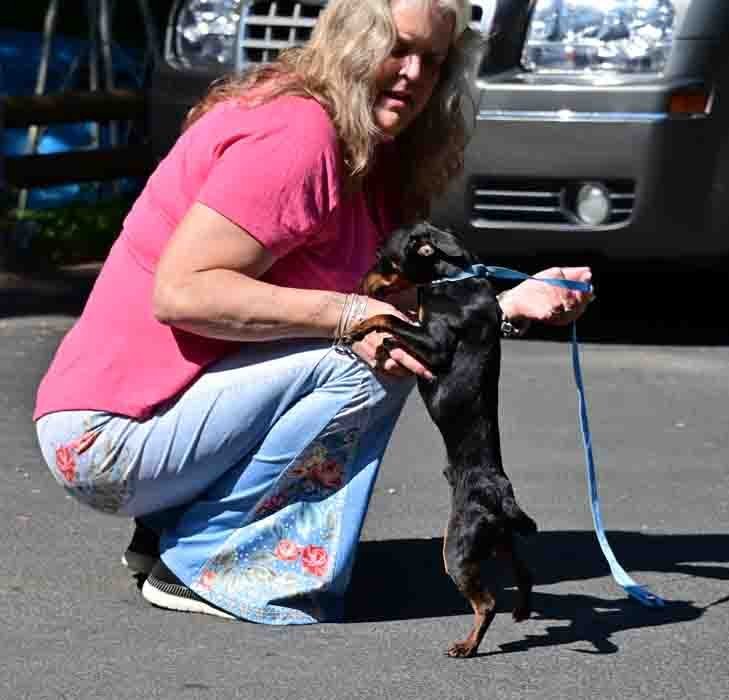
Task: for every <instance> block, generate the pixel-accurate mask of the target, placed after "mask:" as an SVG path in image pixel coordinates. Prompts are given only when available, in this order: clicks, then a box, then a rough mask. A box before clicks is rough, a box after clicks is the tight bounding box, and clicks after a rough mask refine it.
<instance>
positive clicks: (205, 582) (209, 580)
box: [200, 569, 217, 590]
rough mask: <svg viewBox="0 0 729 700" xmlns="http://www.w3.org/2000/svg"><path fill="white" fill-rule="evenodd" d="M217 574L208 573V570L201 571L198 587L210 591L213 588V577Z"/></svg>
mask: <svg viewBox="0 0 729 700" xmlns="http://www.w3.org/2000/svg"><path fill="white" fill-rule="evenodd" d="M216 576H217V574H216V573H215V572H214V571H210V569H206V570H205V571H203V574H202V576H201V577H200V585H201V586H202V587H203V588H207V589H208V590H210V589H211V588H212V587H213V583H215V577H216Z"/></svg>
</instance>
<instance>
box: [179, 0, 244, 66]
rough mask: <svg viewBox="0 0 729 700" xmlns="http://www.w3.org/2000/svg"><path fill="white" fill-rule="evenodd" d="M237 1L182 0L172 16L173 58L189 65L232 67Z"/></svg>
mask: <svg viewBox="0 0 729 700" xmlns="http://www.w3.org/2000/svg"><path fill="white" fill-rule="evenodd" d="M240 4H241V1H240V0H185V1H183V2H180V3H178V6H177V8H175V9H176V12H175V14H174V16H173V26H172V27H170V29H171V30H172V32H173V34H172V44H173V46H174V55H175V58H177V59H178V60H180V61H182V62H183V63H184V64H186V65H189V66H200V67H204V66H221V65H226V64H232V63H233V59H234V54H235V39H236V36H237V33H238V21H239V20H240Z"/></svg>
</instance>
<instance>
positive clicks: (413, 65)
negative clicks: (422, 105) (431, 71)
mask: <svg viewBox="0 0 729 700" xmlns="http://www.w3.org/2000/svg"><path fill="white" fill-rule="evenodd" d="M422 72H423V59H422V58H421V57H420V56H419V55H418V54H416V53H409V54H408V55H407V56H404V57H403V59H402V62H401V64H400V75H404V76H405V77H406V78H407V79H408V80H410V81H415V80H417V79H418V78H419V77H420V75H421V74H422Z"/></svg>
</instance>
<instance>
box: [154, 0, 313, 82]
mask: <svg viewBox="0 0 729 700" xmlns="http://www.w3.org/2000/svg"><path fill="white" fill-rule="evenodd" d="M324 4H325V0H277V1H274V2H262V1H258V0H177V3H176V5H175V7H174V9H173V11H172V15H171V17H172V19H171V22H170V25H169V28H168V32H169V33H168V39H167V57H168V58H169V59H173V60H175V61H178V62H180V63H182V64H184V65H185V66H188V67H192V68H205V67H208V68H209V67H212V68H218V69H219V68H221V67H225V68H226V69H228V68H232V67H236V68H241V67H243V65H244V64H247V63H261V62H265V61H272V60H273V59H274V58H276V56H277V54H278V52H279V51H281V49H284V48H286V47H288V46H292V45H294V44H303V43H304V42H305V41H307V40H308V38H309V36H310V35H311V30H312V28H313V26H314V24H315V22H316V19H317V17H318V16H319V12H320V11H321V8H322V6H323V5H324Z"/></svg>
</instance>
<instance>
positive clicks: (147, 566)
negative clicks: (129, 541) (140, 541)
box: [121, 549, 158, 574]
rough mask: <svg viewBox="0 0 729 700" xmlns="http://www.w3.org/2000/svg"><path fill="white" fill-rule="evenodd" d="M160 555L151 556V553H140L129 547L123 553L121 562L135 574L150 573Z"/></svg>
mask: <svg viewBox="0 0 729 700" xmlns="http://www.w3.org/2000/svg"><path fill="white" fill-rule="evenodd" d="M157 561H158V557H153V556H150V555H149V554H140V553H139V552H133V551H131V550H130V549H127V551H126V552H124V554H122V558H121V563H122V564H124V566H126V567H127V569H129V570H130V571H133V572H134V573H135V574H148V573H149V572H150V571H152V569H154V565H155V564H156V563H157Z"/></svg>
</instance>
